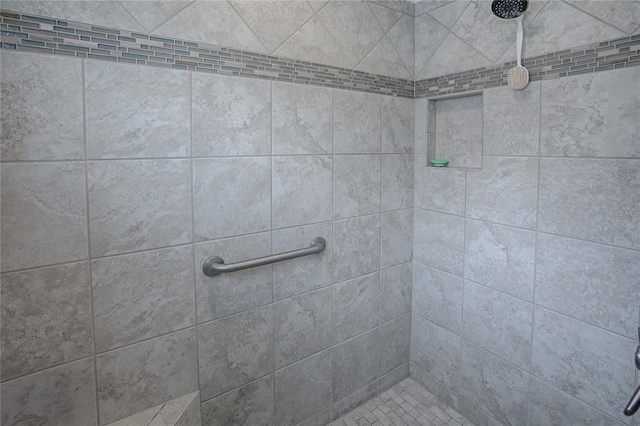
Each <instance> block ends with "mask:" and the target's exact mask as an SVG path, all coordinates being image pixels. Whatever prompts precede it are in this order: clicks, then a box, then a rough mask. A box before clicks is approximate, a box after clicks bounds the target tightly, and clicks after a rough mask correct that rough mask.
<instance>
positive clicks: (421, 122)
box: [413, 99, 428, 154]
mask: <svg viewBox="0 0 640 426" xmlns="http://www.w3.org/2000/svg"><path fill="white" fill-rule="evenodd" d="M427 102H428V101H427V100H426V99H415V100H414V104H415V110H414V119H415V131H414V135H413V137H414V146H413V152H414V153H416V154H424V153H426V152H427V139H426V136H427Z"/></svg>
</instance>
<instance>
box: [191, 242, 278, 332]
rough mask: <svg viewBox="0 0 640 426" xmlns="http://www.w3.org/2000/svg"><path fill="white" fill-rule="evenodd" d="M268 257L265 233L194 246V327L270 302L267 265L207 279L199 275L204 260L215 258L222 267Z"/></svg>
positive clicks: (269, 268) (269, 281)
mask: <svg viewBox="0 0 640 426" xmlns="http://www.w3.org/2000/svg"><path fill="white" fill-rule="evenodd" d="M270 254H271V237H270V233H268V232H264V233H260V234H253V235H244V236H241V237H235V238H226V239H222V240H216V241H210V242H206V243H202V244H196V245H195V261H196V263H195V274H196V306H197V312H198V323H202V322H205V321H209V320H212V319H216V318H221V317H224V316H227V315H231V314H235V313H237V312H241V311H245V310H247V309H251V308H255V307H257V306H261V305H266V304H267V303H271V301H272V300H273V276H272V266H271V265H265V266H260V267H257V268H250V269H245V270H243V271H237V272H234V273H231V274H219V275H216V276H215V277H208V276H206V275H205V274H204V272H202V264H203V263H204V261H205V259H207V258H208V257H210V256H218V257H221V258H222V259H223V260H224V261H225V262H226V263H235V262H240V261H242V260H247V259H254V258H258V257H263V256H268V255H270Z"/></svg>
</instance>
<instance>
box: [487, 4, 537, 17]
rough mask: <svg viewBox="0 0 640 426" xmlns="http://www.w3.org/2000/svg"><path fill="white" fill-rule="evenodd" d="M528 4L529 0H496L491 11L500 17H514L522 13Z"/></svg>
mask: <svg viewBox="0 0 640 426" xmlns="http://www.w3.org/2000/svg"><path fill="white" fill-rule="evenodd" d="M528 6H529V2H528V1H527V0H494V1H493V3H491V11H492V12H493V14H494V15H496V16H497V17H498V18H502V19H513V18H517V17H518V16H520V15H522V14H523V13H524V11H525V10H527V7H528Z"/></svg>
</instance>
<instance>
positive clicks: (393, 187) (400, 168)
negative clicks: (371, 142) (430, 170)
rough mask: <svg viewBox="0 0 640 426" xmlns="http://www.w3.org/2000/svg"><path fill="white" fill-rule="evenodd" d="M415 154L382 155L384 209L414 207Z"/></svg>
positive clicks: (382, 203) (382, 206) (382, 205)
mask: <svg viewBox="0 0 640 426" xmlns="http://www.w3.org/2000/svg"><path fill="white" fill-rule="evenodd" d="M413 182H414V179H413V155H411V154H400V155H394V154H391V155H383V156H382V201H381V208H382V211H389V210H396V209H404V208H409V207H413Z"/></svg>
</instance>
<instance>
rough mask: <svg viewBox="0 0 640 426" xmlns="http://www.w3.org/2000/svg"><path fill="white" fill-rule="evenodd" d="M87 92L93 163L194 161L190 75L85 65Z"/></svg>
mask: <svg viewBox="0 0 640 426" xmlns="http://www.w3.org/2000/svg"><path fill="white" fill-rule="evenodd" d="M114 87H117V88H118V89H117V90H114ZM85 90H86V109H87V118H86V120H87V156H88V157H89V158H136V157H137V158H140V157H145V158H149V157H186V156H189V155H190V147H191V141H190V105H189V104H190V96H191V95H190V84H189V75H187V74H186V73H183V72H180V71H177V70H163V69H160V68H154V67H131V66H129V65H126V64H113V63H109V62H104V61H87V62H86V64H85Z"/></svg>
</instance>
